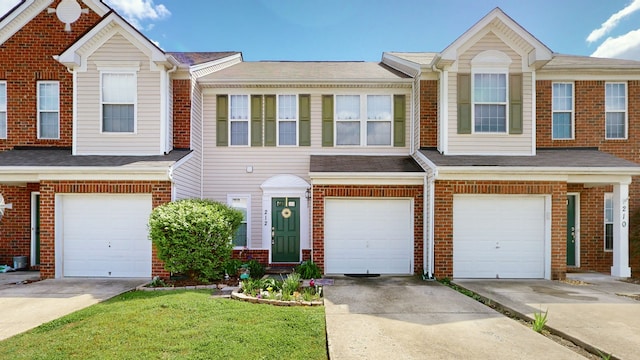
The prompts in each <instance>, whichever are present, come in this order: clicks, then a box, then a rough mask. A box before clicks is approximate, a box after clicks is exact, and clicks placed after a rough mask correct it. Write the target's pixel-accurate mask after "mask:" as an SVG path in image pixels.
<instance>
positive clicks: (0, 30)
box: [0, 0, 53, 44]
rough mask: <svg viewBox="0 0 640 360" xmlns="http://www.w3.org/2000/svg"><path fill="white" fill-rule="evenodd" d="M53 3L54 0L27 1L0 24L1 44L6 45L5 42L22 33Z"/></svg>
mask: <svg viewBox="0 0 640 360" xmlns="http://www.w3.org/2000/svg"><path fill="white" fill-rule="evenodd" d="M52 3H53V0H46V1H42V0H41V1H36V0H25V1H24V2H23V3H22V4H21V5H20V6H18V7H17V8H15V9H14V10H13V11H12V12H11V13H9V14H7V16H6V17H5V18H4V19H3V20H2V22H0V44H4V42H5V41H7V40H8V39H9V38H11V37H12V36H13V35H15V33H17V32H18V31H20V29H22V28H23V27H24V26H25V25H27V24H28V23H29V22H30V21H31V20H33V19H34V18H35V17H36V16H38V14H40V13H41V12H42V11H44V10H45V9H46V8H47V7H49V5H51V4H52Z"/></svg>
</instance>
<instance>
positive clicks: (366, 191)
mask: <svg viewBox="0 0 640 360" xmlns="http://www.w3.org/2000/svg"><path fill="white" fill-rule="evenodd" d="M327 197H359V198H385V197H395V198H413V199H414V202H413V206H414V209H413V212H414V219H413V223H414V229H413V236H414V241H413V252H414V255H413V262H414V272H415V273H416V274H422V273H423V267H422V260H423V249H424V247H423V243H424V241H423V213H424V206H423V205H424V192H423V187H422V185H406V186H401V185H314V186H313V221H312V223H313V231H312V233H313V234H312V239H313V245H312V248H313V249H312V250H311V256H312V258H313V262H315V263H316V264H317V265H318V266H319V267H320V268H321V269H322V270H323V272H324V200H325V198H327Z"/></svg>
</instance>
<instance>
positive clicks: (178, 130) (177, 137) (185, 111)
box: [173, 80, 191, 149]
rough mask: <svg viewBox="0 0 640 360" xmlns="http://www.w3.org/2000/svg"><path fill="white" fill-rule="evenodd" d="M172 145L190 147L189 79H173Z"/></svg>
mask: <svg viewBox="0 0 640 360" xmlns="http://www.w3.org/2000/svg"><path fill="white" fill-rule="evenodd" d="M173 147H174V148H176V149H190V148H191V80H173Z"/></svg>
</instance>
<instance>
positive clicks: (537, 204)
mask: <svg viewBox="0 0 640 360" xmlns="http://www.w3.org/2000/svg"><path fill="white" fill-rule="evenodd" d="M545 232H546V226H545V197H543V196H508V195H505V196H471V195H456V196H454V199H453V276H454V277H457V278H497V277H498V278H503V279H504V278H523V279H526V278H544V277H545V258H544V254H545V239H546V236H545Z"/></svg>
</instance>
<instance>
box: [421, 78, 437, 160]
mask: <svg viewBox="0 0 640 360" xmlns="http://www.w3.org/2000/svg"><path fill="white" fill-rule="evenodd" d="M437 146H438V80H421V81H420V147H437Z"/></svg>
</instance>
